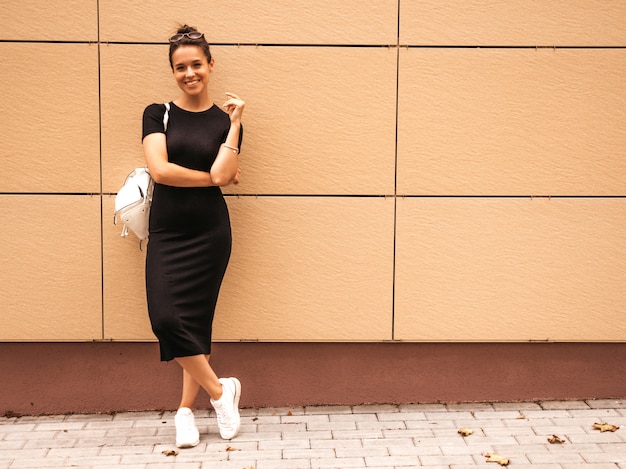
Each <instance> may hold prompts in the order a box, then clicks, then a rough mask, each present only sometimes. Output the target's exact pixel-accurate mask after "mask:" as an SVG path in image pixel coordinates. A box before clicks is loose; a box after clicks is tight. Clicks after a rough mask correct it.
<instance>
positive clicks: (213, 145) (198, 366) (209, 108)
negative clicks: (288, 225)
mask: <svg viewBox="0 0 626 469" xmlns="http://www.w3.org/2000/svg"><path fill="white" fill-rule="evenodd" d="M169 57H170V65H171V67H172V73H173V75H174V79H175V80H176V83H177V84H178V86H179V88H180V89H181V91H182V93H181V95H180V96H179V97H178V99H176V100H174V101H172V103H171V105H170V111H169V119H168V124H167V130H166V128H165V125H164V123H163V117H164V114H165V110H166V106H165V105H164V104H151V105H149V106H148V107H147V108H146V109H145V111H144V115H143V148H144V155H145V158H146V162H147V165H148V168H149V169H150V173H151V175H152V177H153V178H154V181H155V188H154V193H153V200H152V208H151V212H150V238H149V243H148V248H147V252H146V293H147V300H148V313H149V316H150V322H151V324H152V330H153V331H154V334H155V335H156V336H157V338H158V340H159V346H160V350H161V360H173V359H174V360H176V361H177V362H178V363H179V364H180V365H181V367H182V368H183V389H182V397H181V401H180V405H179V410H178V413H177V415H176V419H175V422H176V445H177V446H179V447H190V446H195V445H197V444H198V443H199V433H198V429H197V427H196V425H195V421H194V415H193V412H192V410H191V409H192V408H193V405H194V402H195V399H196V396H197V395H198V392H199V390H200V387H202V388H204V389H205V391H206V392H207V393H208V394H209V395H210V396H211V403H212V404H213V406H214V407H215V410H216V413H217V417H218V424H219V427H220V434H221V436H222V438H224V439H231V438H233V437H235V436H236V435H237V433H238V431H239V426H240V418H239V411H238V405H239V397H240V394H241V384H240V382H239V380H238V379H236V378H219V379H218V377H217V375H216V374H215V373H214V371H213V369H212V368H211V366H210V365H209V358H210V354H211V332H212V327H213V315H214V312H215V306H216V303H217V298H218V294H219V290H220V286H221V284H222V279H223V277H224V274H225V272H226V268H227V266H228V261H229V258H230V251H231V245H232V239H231V229H230V219H229V214H228V207H227V206H226V202H225V201H224V197H223V196H222V192H221V190H220V186H226V185H228V184H231V183H234V184H237V183H238V182H239V166H238V154H239V148H240V146H241V140H242V135H243V130H242V127H241V116H242V113H243V109H244V106H245V103H244V102H243V100H241V99H240V98H239V97H238V96H237V95H235V94H232V93H227V96H226V98H227V99H226V102H225V103H224V105H223V107H224V110H222V109H220V108H219V107H217V106H215V105H214V104H213V102H212V101H211V100H210V98H209V93H208V87H209V79H210V76H211V72H212V71H213V68H214V66H215V61H214V59H213V58H212V57H211V52H210V50H209V44H208V42H207V41H206V39H205V38H204V34H202V33H201V32H199V31H197V30H196V29H195V28H192V27H190V26H183V27H182V28H180V29H179V30H178V31H177V33H176V34H174V35H173V36H172V37H171V38H170V52H169Z"/></svg>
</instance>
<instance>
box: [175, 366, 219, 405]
mask: <svg viewBox="0 0 626 469" xmlns="http://www.w3.org/2000/svg"><path fill="white" fill-rule="evenodd" d="M208 357H209V356H208V355H194V356H191V357H179V358H176V361H177V362H178V364H179V365H180V366H182V367H183V395H182V398H181V405H180V406H181V407H189V408H191V407H192V406H193V402H194V401H195V399H196V396H197V395H198V391H199V389H200V387H202V388H203V389H204V390H205V391H206V392H207V393H208V394H209V396H211V398H212V399H214V400H218V399H219V398H220V397H222V384H221V383H220V382H219V380H218V377H217V375H216V374H215V372H214V371H213V368H211V365H209V362H208ZM183 404H185V405H183Z"/></svg>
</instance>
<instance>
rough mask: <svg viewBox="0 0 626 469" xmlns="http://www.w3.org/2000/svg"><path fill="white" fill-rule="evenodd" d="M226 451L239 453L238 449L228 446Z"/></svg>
mask: <svg viewBox="0 0 626 469" xmlns="http://www.w3.org/2000/svg"><path fill="white" fill-rule="evenodd" d="M226 451H239V450H238V449H237V448H233V447H232V446H227V447H226Z"/></svg>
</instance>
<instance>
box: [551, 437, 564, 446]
mask: <svg viewBox="0 0 626 469" xmlns="http://www.w3.org/2000/svg"><path fill="white" fill-rule="evenodd" d="M548 443H550V444H551V445H560V444H563V443H565V440H562V439H561V438H559V437H558V436H556V435H552V438H548Z"/></svg>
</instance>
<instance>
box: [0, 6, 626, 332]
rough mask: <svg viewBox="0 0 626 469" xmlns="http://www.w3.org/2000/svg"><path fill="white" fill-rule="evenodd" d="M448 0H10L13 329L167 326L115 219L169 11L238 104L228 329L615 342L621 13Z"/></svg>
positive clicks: (164, 79)
mask: <svg viewBox="0 0 626 469" xmlns="http://www.w3.org/2000/svg"><path fill="white" fill-rule="evenodd" d="M444 3H445V4H442V2H439V1H435V0H413V1H407V0H401V1H400V2H398V1H397V0H384V1H371V2H363V1H360V0H347V1H344V2H335V1H330V0H323V1H318V2H313V3H310V2H295V1H288V0H280V1H274V2H260V1H258V0H247V1H246V0H244V1H243V2H239V3H238V4H237V5H236V6H233V5H230V4H226V3H225V4H223V5H222V4H212V5H211V6H210V7H209V4H208V3H207V2H203V1H199V0H192V1H190V2H185V3H180V2H162V1H158V2H157V1H156V0H151V1H141V2H140V1H130V2H129V1H122V0H100V1H99V2H96V1H95V0H94V1H90V2H85V1H76V0H74V1H71V0H64V1H55V2H42V1H35V2H30V3H29V4H24V3H23V2H17V1H15V0H9V1H4V2H2V4H1V5H0V40H1V41H2V42H0V60H1V63H2V64H3V66H2V67H0V94H1V96H2V105H1V106H0V210H1V213H2V214H3V215H4V224H3V227H4V228H3V229H2V230H1V231H0V243H1V245H2V249H1V250H0V298H1V299H2V304H1V306H0V308H1V314H2V319H3V326H4V327H3V328H2V331H0V340H4V341H48V340H49V341H84V340H87V341H90V340H124V341H143V340H153V336H152V333H151V331H150V327H149V323H148V320H147V313H146V304H145V299H144V293H143V262H144V257H143V256H144V253H143V252H141V251H139V250H138V244H137V243H136V242H135V241H134V240H133V239H132V238H129V239H121V238H120V237H119V231H120V229H119V227H116V226H113V224H112V218H113V217H112V212H113V203H114V194H115V192H116V191H117V190H118V189H119V186H120V185H121V183H122V181H123V178H124V177H125V175H126V174H127V173H128V172H129V171H130V169H132V168H133V167H135V166H138V165H142V164H143V158H142V153H141V142H140V132H141V113H142V111H143V108H144V107H145V106H146V105H147V104H149V103H152V102H163V101H165V100H170V99H173V98H175V97H176V95H177V88H176V86H175V84H174V82H173V80H172V78H171V75H170V71H169V65H168V62H167V45H166V44H165V42H164V41H165V39H166V38H167V36H168V34H169V33H171V32H172V30H173V29H174V28H175V27H176V24H177V22H189V23H191V24H194V25H196V26H198V27H199V28H200V29H201V30H203V31H205V32H206V33H207V35H208V37H209V40H210V41H211V42H213V43H215V44H216V45H215V46H213V54H214V56H215V58H216V71H215V74H214V76H213V82H212V93H213V98H214V99H215V101H216V102H218V103H219V102H220V101H221V100H222V98H223V96H224V95H223V93H224V92H225V91H227V90H228V91H235V92H237V93H239V94H241V95H242V96H243V97H244V98H245V99H246V101H247V107H246V113H245V123H244V125H245V128H246V133H245V141H244V148H243V152H242V155H241V166H242V171H243V181H242V183H241V184H240V185H239V186H237V187H233V188H228V189H227V190H226V191H225V192H227V194H228V197H227V201H228V204H229V207H230V210H231V218H232V223H233V232H234V251H233V256H232V261H231V265H230V268H229V271H228V272H227V276H226V279H225V283H224V287H223V290H222V296H221V298H220V302H219V304H218V315H217V319H216V339H217V340H222V341H239V340H245V341H254V340H259V341H342V342H348V341H389V340H401V341H528V340H541V341H542V340H556V341H624V340H626V323H625V322H624V321H623V317H624V313H625V309H626V306H625V305H626V290H625V289H624V288H623V285H625V284H626V269H625V267H624V262H623V259H624V258H626V222H624V220H625V218H626V199H625V198H624V197H626V149H625V148H626V146H625V145H624V142H625V141H626V80H624V76H626V49H625V48H624V46H626V28H624V23H625V22H626V6H625V5H626V4H624V2H622V1H621V0H619V1H618V0H613V1H609V0H602V1H600V0H596V1H593V0H573V1H572V0H568V1H564V0H550V1H545V0H532V1H528V0H525V1H522V0H516V1H505V0H502V1H499V2H488V3H489V8H487V7H486V6H485V5H486V2H482V1H478V0H463V1H461V0H458V1H457V0H454V1H449V2H444ZM98 8H99V11H98ZM398 26H399V27H400V30H399V33H398Z"/></svg>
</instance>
